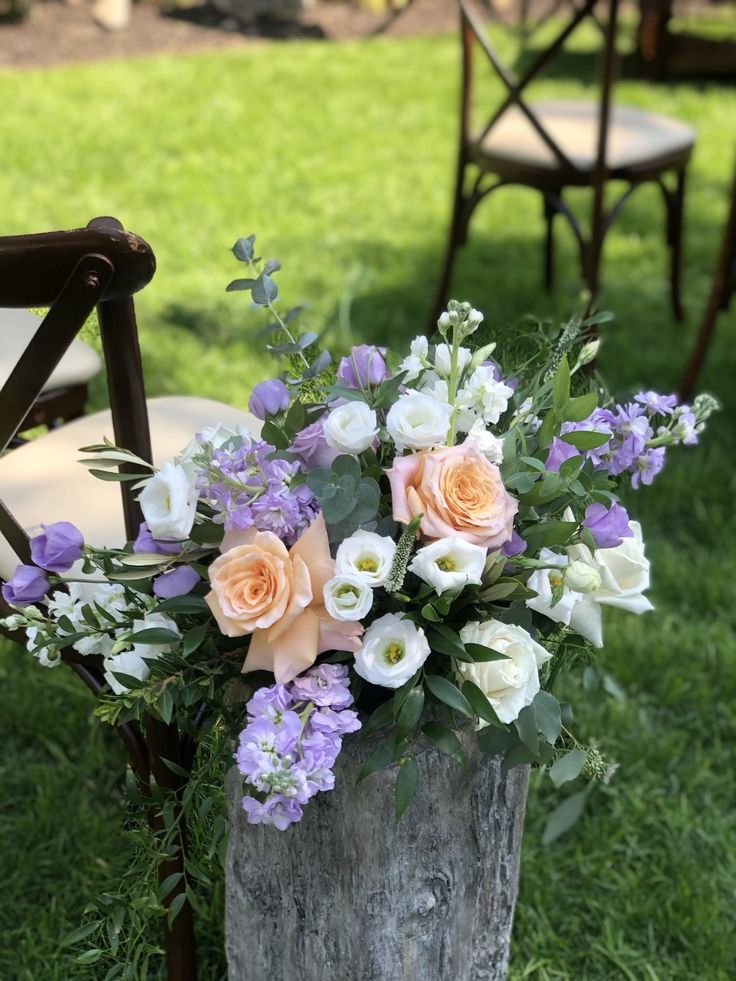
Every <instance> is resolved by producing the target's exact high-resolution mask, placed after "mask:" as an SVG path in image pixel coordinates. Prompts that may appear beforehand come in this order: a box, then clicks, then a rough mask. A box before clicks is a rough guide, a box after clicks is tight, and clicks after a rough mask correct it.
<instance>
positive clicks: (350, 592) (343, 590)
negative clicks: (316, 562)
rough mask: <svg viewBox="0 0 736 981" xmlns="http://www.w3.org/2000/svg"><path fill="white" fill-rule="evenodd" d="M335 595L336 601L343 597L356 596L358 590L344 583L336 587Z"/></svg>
mask: <svg viewBox="0 0 736 981" xmlns="http://www.w3.org/2000/svg"><path fill="white" fill-rule="evenodd" d="M336 595H337V598H338V599H342V598H343V596H357V595H358V590H357V589H356V588H355V586H352V585H351V584H350V583H347V582H346V583H343V585H342V586H338V588H337V590H336Z"/></svg>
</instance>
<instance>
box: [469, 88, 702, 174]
mask: <svg viewBox="0 0 736 981" xmlns="http://www.w3.org/2000/svg"><path fill="white" fill-rule="evenodd" d="M530 108H531V109H532V110H533V111H534V113H535V115H536V116H537V118H538V120H539V122H540V123H541V125H542V127H543V128H544V129H545V130H546V131H547V132H548V133H549V135H550V136H551V137H552V139H553V140H554V141H555V142H556V143H557V145H558V146H559V148H560V149H561V150H562V151H563V153H564V154H565V155H566V156H567V157H568V159H569V160H570V161H571V162H572V163H573V164H575V166H576V167H578V168H579V169H580V170H582V171H585V172H591V171H592V170H593V168H594V166H595V160H596V149H597V142H598V112H599V107H598V105H597V103H594V102H578V101H569V100H555V101H546V102H534V103H530ZM694 141H695V134H694V132H693V131H692V130H691V129H690V127H689V126H686V125H685V124H684V123H681V122H679V120H676V119H670V118H669V117H667V116H659V115H656V114H655V113H651V112H644V111H643V110H641V109H633V108H631V107H629V106H614V107H613V108H612V111H611V122H610V128H609V132H608V145H607V151H606V156H607V165H608V168H609V170H611V171H626V170H642V169H646V167H647V166H649V165H653V166H656V165H657V164H658V163H659V162H660V161H663V162H669V161H670V160H672V159H678V158H679V157H681V156H683V157H687V155H688V153H689V152H690V150H691V148H692V146H693V143H694ZM476 149H477V152H478V153H479V155H480V156H481V157H484V158H486V159H487V160H488V161H489V162H491V163H493V162H498V163H499V164H501V165H502V166H503V165H504V164H507V165H512V166H514V165H516V166H521V167H531V168H535V169H542V170H557V169H559V166H560V164H559V161H558V160H557V157H556V156H555V154H554V153H553V152H552V150H551V149H550V148H549V147H548V146H547V144H546V143H545V142H544V140H543V139H542V137H541V136H540V135H539V133H538V132H537V131H536V129H535V128H534V127H533V126H532V124H531V123H530V122H529V119H528V118H527V116H526V115H525V114H524V113H523V112H522V111H521V109H519V108H518V107H517V106H512V107H511V108H510V109H508V110H507V111H506V112H505V113H504V114H503V115H502V116H501V118H500V119H499V120H498V122H497V123H496V124H495V126H493V127H492V129H491V131H490V133H488V135H487V136H486V137H485V139H484V140H483V141H482V143H481V144H480V146H479V147H477V148H476Z"/></svg>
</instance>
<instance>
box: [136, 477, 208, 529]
mask: <svg viewBox="0 0 736 981" xmlns="http://www.w3.org/2000/svg"><path fill="white" fill-rule="evenodd" d="M197 497H198V494H197V488H196V487H195V486H194V482H193V480H191V479H190V477H189V475H188V474H187V471H186V470H185V469H184V467H182V466H180V465H179V464H174V463H165V464H164V465H163V466H162V467H161V469H160V470H159V471H158V472H157V473H155V474H154V475H153V476H152V477H151V478H150V480H149V481H148V482H147V483H146V486H145V487H144V488H143V490H142V491H141V493H140V496H139V497H138V500H139V502H140V505H141V510H142V511H143V517H144V518H145V520H146V524H147V525H148V528H149V530H150V532H151V535H152V537H153V538H155V539H157V540H158V541H183V540H184V539H186V538H188V537H189V533H190V532H191V530H192V526H193V525H194V516H195V514H196V511H197Z"/></svg>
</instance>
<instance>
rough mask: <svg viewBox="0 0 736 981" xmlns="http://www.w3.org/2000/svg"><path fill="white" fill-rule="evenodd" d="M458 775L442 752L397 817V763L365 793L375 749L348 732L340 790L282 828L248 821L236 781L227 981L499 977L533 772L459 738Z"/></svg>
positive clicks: (479, 980) (433, 752)
mask: <svg viewBox="0 0 736 981" xmlns="http://www.w3.org/2000/svg"><path fill="white" fill-rule="evenodd" d="M463 739H464V742H465V745H466V750H467V751H468V757H469V767H468V769H467V770H462V769H461V768H460V767H459V766H458V765H457V764H456V763H455V762H454V761H453V760H452V759H450V758H449V757H447V756H445V755H444V754H442V753H441V752H440V751H439V750H437V749H436V748H435V747H427V748H426V749H425V750H424V751H423V752H421V753H420V754H419V756H418V757H417V763H418V766H419V783H418V786H417V791H416V795H415V797H414V800H413V801H412V803H411V804H410V806H409V808H408V810H407V811H406V813H405V814H404V817H403V818H402V820H401V822H400V824H399V825H396V822H395V820H394V782H395V779H396V767H393V768H391V769H390V770H387V771H381V772H380V773H377V774H373V775H372V776H370V777H368V778H367V779H366V780H365V781H363V782H362V783H360V784H358V785H357V787H356V784H355V780H356V776H357V773H358V771H359V769H360V766H361V765H362V762H363V760H364V759H365V757H366V756H367V755H368V753H369V752H370V750H371V748H372V747H373V746H374V745H375V743H374V742H373V740H365V739H361V737H360V735H357V736H352V737H348V738H347V739H346V740H345V743H344V746H343V751H342V753H341V755H340V757H339V759H338V762H337V765H336V768H335V773H336V783H335V790H334V791H332V792H330V793H322V794H318V795H317V796H316V797H314V798H313V799H312V800H311V801H310V802H309V804H308V805H307V806H306V807H305V813H304V818H303V819H302V821H301V823H300V824H297V825H293V826H292V827H291V828H289V829H288V830H287V831H285V832H279V831H276V830H275V829H274V828H271V827H262V826H255V827H254V826H251V825H249V824H248V823H247V820H246V816H245V814H244V813H243V811H242V808H241V804H240V802H241V799H242V796H243V788H242V778H241V777H240V775H239V773H238V772H237V770H236V769H234V768H233V770H232V771H231V772H230V774H229V776H228V798H229V805H230V816H231V830H230V842H229V848H228V855H227V873H226V923H225V944H226V951H227V960H228V968H229V981H502V979H504V978H505V977H506V972H507V967H508V956H509V941H510V936H511V927H512V922H513V916H514V905H515V902H516V894H517V889H518V876H519V853H520V848H521V836H522V828H523V822H524V807H525V803H526V792H527V784H528V779H529V774H528V767H517V768H516V769H513V770H511V771H510V772H509V773H508V774H506V775H503V774H502V773H501V767H500V760H498V759H492V760H491V759H489V758H488V757H487V756H484V755H483V754H482V753H480V751H479V750H477V748H476V747H475V739H474V736H473V734H472V733H468V734H467V735H466V736H464V737H463Z"/></svg>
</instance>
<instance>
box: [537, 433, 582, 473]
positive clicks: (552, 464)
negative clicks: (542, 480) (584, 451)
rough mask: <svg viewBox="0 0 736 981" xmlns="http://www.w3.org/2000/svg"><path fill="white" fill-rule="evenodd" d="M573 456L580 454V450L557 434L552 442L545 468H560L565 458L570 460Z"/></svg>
mask: <svg viewBox="0 0 736 981" xmlns="http://www.w3.org/2000/svg"><path fill="white" fill-rule="evenodd" d="M573 456H580V452H579V450H576V449H575V447H574V446H571V445H570V444H569V443H566V442H565V441H564V439H559V438H558V437H557V436H555V438H554V439H553V440H552V442H551V443H550V446H549V453H548V454H547V460H546V462H545V464H544V468H545V470H559V469H560V467H561V466H562V464H563V463H564V462H565V460H569V459H570V457H573Z"/></svg>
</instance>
